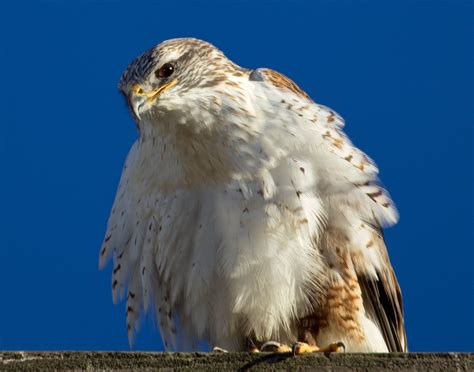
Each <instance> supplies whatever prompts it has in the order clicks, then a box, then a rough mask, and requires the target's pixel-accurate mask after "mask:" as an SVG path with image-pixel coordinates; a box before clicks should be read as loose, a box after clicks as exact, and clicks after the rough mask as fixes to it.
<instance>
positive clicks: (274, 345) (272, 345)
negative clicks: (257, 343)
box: [260, 341, 292, 353]
mask: <svg viewBox="0 0 474 372" xmlns="http://www.w3.org/2000/svg"><path fill="white" fill-rule="evenodd" d="M260 351H270V352H272V353H291V352H292V349H291V347H289V346H288V345H286V344H281V343H279V342H277V341H267V342H265V343H264V344H263V345H262V347H261V348H260Z"/></svg>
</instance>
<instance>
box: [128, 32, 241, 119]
mask: <svg viewBox="0 0 474 372" xmlns="http://www.w3.org/2000/svg"><path fill="white" fill-rule="evenodd" d="M242 70H243V69H241V68H240V67H238V66H236V65H235V64H234V63H232V62H231V61H230V60H228V59H227V58H226V57H225V56H224V54H223V53H222V52H221V51H220V50H219V49H217V48H216V47H214V46H213V45H211V44H209V43H207V42H205V41H202V40H198V39H192V38H184V39H171V40H167V41H165V42H163V43H161V44H158V45H157V46H155V47H153V48H151V49H149V50H148V51H146V52H145V53H143V54H142V55H141V56H139V57H138V58H136V59H135V60H134V61H133V62H132V63H130V65H128V67H127V68H126V70H125V71H124V73H123V74H122V77H121V79H120V82H119V89H120V91H121V92H122V94H123V95H124V97H125V99H126V100H127V103H128V105H129V107H130V109H131V110H132V112H133V113H134V115H135V116H136V119H137V120H138V121H140V120H141V119H142V118H143V117H145V116H147V115H152V114H155V115H156V114H160V113H163V112H166V111H169V110H185V109H186V108H189V106H191V105H190V103H191V101H192V100H193V99H197V98H198V97H199V95H202V93H203V90H204V89H206V88H212V87H213V86H215V85H217V84H219V83H220V82H221V81H223V80H225V79H227V78H228V73H229V72H230V73H234V72H236V71H242Z"/></svg>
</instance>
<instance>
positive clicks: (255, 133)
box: [100, 80, 397, 350]
mask: <svg viewBox="0 0 474 372" xmlns="http://www.w3.org/2000/svg"><path fill="white" fill-rule="evenodd" d="M239 83H240V84H246V86H245V88H246V89H245V91H246V92H248V95H247V96H243V97H240V98H239V99H240V100H241V101H240V102H239V104H240V105H242V106H243V107H244V108H245V109H246V111H247V113H248V114H247V115H246V116H242V115H240V114H239V112H234V111H231V110H228V107H234V106H235V102H230V101H229V99H230V98H228V97H227V96H219V97H216V98H215V100H214V101H215V102H216V105H214V106H211V107H206V110H201V111H205V112H207V113H204V114H200V113H198V112H195V114H194V115H193V117H194V118H195V120H196V123H193V124H194V126H195V127H196V128H198V129H199V126H203V127H202V132H201V134H196V135H195V136H194V137H191V138H189V139H188V140H189V141H190V143H189V144H187V146H186V149H187V150H186V151H191V150H189V149H190V148H193V150H192V151H196V152H198V154H197V153H194V154H193V153H189V154H187V153H179V152H178V151H175V152H173V151H172V150H171V147H172V146H171V144H169V146H168V147H166V146H165V145H166V141H167V139H166V136H163V135H161V134H160V135H159V136H157V137H156V141H155V138H154V137H153V139H154V141H153V142H154V144H151V140H150V138H151V137H150V136H153V134H150V135H149V136H148V137H147V139H146V141H145V140H144V141H137V142H136V143H135V144H134V145H133V147H132V149H131V150H130V153H129V155H128V158H127V161H126V163H125V167H124V170H123V173H122V178H121V180H120V185H119V188H118V191H117V196H116V199H115V202H114V206H113V210H112V213H111V215H110V218H109V223H108V229H107V233H106V238H105V241H104V245H103V248H102V250H101V255H100V266H101V267H102V266H103V265H104V264H105V263H106V262H107V260H108V259H109V258H110V257H111V256H112V255H113V258H114V274H113V276H112V283H113V297H114V302H115V301H117V300H118V299H119V298H121V297H122V296H123V295H124V290H125V288H126V287H127V286H128V291H129V292H132V294H133V298H132V297H131V295H130V293H128V302H127V309H128V310H129V311H127V322H128V324H129V329H130V338H131V337H132V335H133V330H135V329H136V326H137V322H138V320H139V317H140V314H141V313H142V312H143V311H145V312H146V311H147V310H148V309H149V307H150V304H154V306H153V307H154V311H155V313H156V315H157V318H158V320H159V325H160V330H161V334H162V336H163V339H164V342H165V346H166V347H167V348H168V347H172V346H175V345H176V338H177V337H178V336H179V335H178V333H179V332H180V331H179V330H178V329H177V324H176V322H179V326H180V329H182V332H183V334H186V335H187V337H188V339H190V340H194V341H196V340H198V339H200V338H203V337H204V338H208V339H209V340H210V341H211V343H213V344H217V345H219V346H221V347H224V348H228V349H230V350H232V349H237V348H238V347H239V345H238V344H237V342H238V339H237V338H236V337H235V335H236V334H237V333H239V334H241V333H244V334H246V333H250V332H252V331H253V332H254V333H255V336H256V337H257V338H258V339H263V340H265V339H267V340H269V339H274V338H277V337H278V338H279V339H280V340H282V341H284V340H288V342H291V341H294V339H293V338H294V332H295V324H292V323H291V322H290V321H289V319H293V318H295V317H296V318H299V317H303V316H305V315H306V314H307V313H308V312H309V311H310V310H311V308H310V304H309V301H308V288H309V287H311V288H312V290H313V291H314V290H315V289H317V288H318V287H319V286H320V285H321V282H320V281H321V280H324V279H323V278H322V275H320V272H321V270H322V258H321V257H320V253H319V252H318V250H317V249H315V242H317V241H318V240H319V238H320V236H321V234H322V233H323V232H324V229H325V228H326V227H327V221H328V218H329V217H330V216H331V217H334V218H332V219H331V221H333V223H335V224H337V223H338V221H339V223H340V224H341V226H344V228H346V229H348V231H349V232H350V234H349V235H350V239H352V240H353V241H354V245H353V246H354V247H356V248H355V249H357V247H358V244H359V245H360V241H365V240H364V239H365V238H364V234H366V235H367V234H369V233H368V232H364V231H361V228H360V226H359V225H360V224H359V222H358V221H362V220H364V219H366V218H369V219H370V220H371V219H373V216H375V217H376V218H377V219H378V221H380V222H381V223H393V222H395V221H396V219H397V214H396V210H395V208H394V206H393V203H391V201H390V199H389V196H388V194H387V193H386V192H385V190H383V189H382V188H381V187H380V186H378V185H377V172H378V171H377V168H376V166H375V164H374V163H373V162H372V161H370V159H369V158H368V157H366V156H365V154H363V153H362V152H361V151H360V150H358V149H357V148H355V147H354V146H353V145H352V143H351V142H350V141H349V139H348V138H347V137H346V136H345V135H344V134H343V132H342V127H343V121H342V119H341V118H340V117H339V116H337V115H336V114H335V113H334V112H332V111H331V110H329V109H328V108H326V107H324V106H320V105H317V104H315V103H312V102H310V101H309V100H306V99H304V98H300V97H297V96H293V95H289V94H285V93H284V92H281V91H279V90H277V89H275V88H274V87H272V86H271V85H269V84H265V83H255V82H250V81H244V80H242V81H239ZM282 102H284V103H282ZM213 110H214V111H215V112H213ZM224 113H225V115H223V114H224ZM199 115H206V116H199ZM222 117H225V118H226V119H227V120H226V121H225V122H222V123H218V125H227V126H228V128H227V131H228V137H227V138H225V139H222V138H211V137H210V135H205V134H203V133H205V130H204V127H205V126H208V125H209V121H210V120H221V118H222ZM175 119H176V122H177V123H178V122H180V123H182V122H184V121H185V120H189V119H188V118H181V117H177V118H175ZM213 124H216V123H213ZM176 125H182V124H176ZM187 125H190V123H187ZM198 129H196V130H198ZM170 130H172V129H170ZM206 136H207V137H206ZM224 140H225V141H224ZM160 141H161V142H160ZM221 142H222V143H221ZM236 154H238V155H236ZM206 157H207V158H206ZM150 159H151V160H150ZM204 160H206V161H207V162H208V163H206V164H211V163H212V164H213V166H212V167H211V168H216V169H217V171H216V172H217V173H219V172H220V173H219V179H218V181H215V180H213V179H212V175H211V173H209V179H208V181H206V179H205V178H204V176H205V175H206V172H207V171H206V168H205V167H206V165H205V164H204ZM200 161H202V163H199V162H200ZM183 163H184V164H183ZM185 167H186V169H185ZM183 174H188V175H189V174H191V175H192V176H189V179H186V180H184V179H183ZM369 194H371V195H372V196H370V195H369ZM368 195H369V196H368ZM335 217H337V218H335ZM348 222H349V224H348ZM358 224H359V225H358ZM347 226H349V227H347ZM361 236H362V237H363V239H362V240H361ZM367 238H368V235H367ZM366 259H367V260H368V262H369V265H368V268H367V270H368V272H372V273H375V271H374V270H373V269H371V267H370V265H373V266H374V267H378V266H380V257H378V256H377V254H375V255H373V256H368V257H366ZM374 275H375V274H374ZM275 299H278V301H275ZM315 300H318V299H315ZM182 338H183V337H182V335H181V337H178V339H182ZM188 346H189V347H192V346H193V345H188Z"/></svg>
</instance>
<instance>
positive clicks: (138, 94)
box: [130, 79, 178, 119]
mask: <svg viewBox="0 0 474 372" xmlns="http://www.w3.org/2000/svg"><path fill="white" fill-rule="evenodd" d="M177 82H178V80H176V79H174V80H172V81H170V82H168V83H165V84H163V85H162V86H160V87H158V88H157V89H154V90H152V91H150V92H147V91H145V89H143V88H142V87H141V86H140V85H139V84H135V85H134V86H133V87H132V94H131V100H130V101H131V102H130V103H131V106H132V110H133V113H134V114H135V115H136V116H137V118H138V119H140V108H141V107H142V106H143V105H144V104H145V103H146V102H153V101H154V100H156V99H157V98H158V97H159V96H160V94H161V93H163V92H164V91H165V90H166V89H169V88H171V87H172V86H173V85H175V84H176V83H177Z"/></svg>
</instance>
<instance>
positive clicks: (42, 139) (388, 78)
mask: <svg viewBox="0 0 474 372" xmlns="http://www.w3.org/2000/svg"><path fill="white" fill-rule="evenodd" d="M473 10H474V9H473V5H472V2H471V1H421V0H420V1H392V2H382V1H376V0H374V1H369V0H367V1H344V0H343V1H330V0H324V1H293V2H289V1H276V0H274V1H262V2H254V1H243V0H242V1H231V2H223V1H215V2H213V1H211V2H204V1H189V2H185V1H180V2H175V1H146V2H145V1H133V2H132V1H129V2H125V1H113V0H109V1H92V0H91V1H76V2H73V1H37V2H27V1H16V2H13V1H11V2H2V3H1V5H0V57H1V58H0V66H1V70H2V72H3V73H2V76H1V86H2V89H0V118H1V119H0V165H1V168H2V173H1V174H2V176H1V178H0V180H1V182H0V198H1V213H0V239H1V240H0V289H1V298H2V300H1V306H0V349H24V350H28V349H94V350H96V349H102V350H104V349H106V350H128V342H127V334H126V327H125V308H124V304H120V305H118V306H114V305H113V304H112V300H111V289H110V271H111V267H110V266H109V267H108V268H107V269H106V270H104V271H102V272H99V271H98V269H97V256H98V250H99V247H100V244H101V241H102V238H103V234H104V231H105V226H106V220H107V217H108V213H109V210H110V207H111V204H112V201H113V197H114V193H115V189H116V186H117V183H118V179H119V176H120V172H121V167H122V164H123V160H124V157H125V155H126V153H127V151H128V149H129V147H130V145H131V144H132V142H133V141H134V138H135V136H136V131H135V127H134V124H133V123H132V121H131V119H130V117H129V114H128V111H127V109H126V107H125V106H124V104H123V101H122V98H121V97H120V95H119V93H118V91H117V90H116V85H117V81H118V78H119V77H120V74H121V72H122V70H123V69H124V68H125V66H126V65H127V64H128V62H130V61H131V60H132V59H133V58H134V57H135V56H137V55H138V54H140V53H141V52H143V51H144V50H145V49H147V48H149V47H151V46H153V45H154V44H156V43H158V42H160V41H162V40H165V39H168V38H172V37H180V36H193V37H198V38H202V39H205V40H208V41H210V42H212V43H214V44H215V45H217V46H218V47H219V48H221V49H222V50H223V51H224V52H225V53H226V54H227V56H229V57H230V58H231V59H233V60H234V61H235V62H237V63H238V64H240V65H242V66H245V67H272V68H274V69H276V70H279V71H281V72H283V73H285V74H286V75H288V76H290V77H291V78H293V79H294V80H295V81H296V82H297V83H298V84H299V85H300V86H301V87H302V88H303V89H305V90H306V91H307V92H308V93H309V94H310V95H311V96H312V97H313V98H314V99H315V100H316V101H318V102H320V103H323V104H325V105H328V106H330V107H332V108H333V109H335V110H336V111H338V112H339V113H340V114H341V115H342V116H343V117H345V119H346V123H347V124H346V125H347V126H346V128H347V129H346V131H347V133H348V134H349V135H350V136H351V138H352V139H353V141H354V142H355V143H356V144H357V145H358V146H359V147H361V148H362V149H364V151H366V152H367V153H368V154H369V155H370V156H371V157H373V158H374V159H375V160H376V161H377V163H378V164H379V166H380V168H381V177H382V180H383V182H384V183H385V185H386V186H387V187H388V189H389V190H390V192H391V194H392V196H393V198H394V200H395V201H396V202H397V205H398V207H399V210H400V214H401V220H400V222H399V224H398V225H397V226H395V227H393V228H391V229H388V230H387V231H386V238H387V243H388V246H389V252H390V256H391V259H392V263H393V265H394V267H395V270H396V273H397V276H398V279H399V282H400V285H401V287H402V290H403V295H404V301H405V312H406V327H407V333H408V343H409V347H410V349H411V350H412V351H448V350H449V351H455V350H458V351H474V320H473V314H474V304H473V303H474V301H473V297H474V291H473V290H474V274H473V262H474V261H473V232H472V229H473V158H474V151H473V139H474V136H473V122H474V120H473V119H474V117H473V102H474V93H473V87H474V69H473V65H474V64H473V62H474V61H473V47H472V45H470V43H469V42H470V41H471V42H472V35H473V21H472V14H473ZM135 349H139V350H140V349H141V350H160V349H162V345H161V341H160V337H159V334H158V332H157V331H155V330H154V325H153V321H152V320H151V319H146V320H145V321H144V322H143V324H142V330H141V332H140V333H139V334H138V337H137V342H136V344H135Z"/></svg>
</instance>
